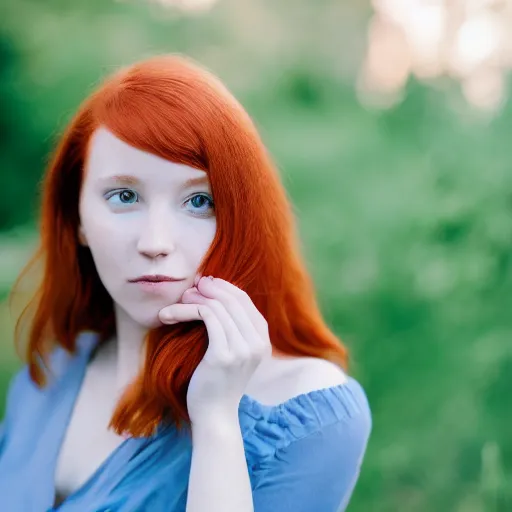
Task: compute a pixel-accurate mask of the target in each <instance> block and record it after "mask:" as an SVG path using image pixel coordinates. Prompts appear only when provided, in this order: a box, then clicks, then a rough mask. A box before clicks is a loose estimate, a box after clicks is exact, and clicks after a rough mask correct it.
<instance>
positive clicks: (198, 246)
mask: <svg viewBox="0 0 512 512" xmlns="http://www.w3.org/2000/svg"><path fill="white" fill-rule="evenodd" d="M215 231H216V225H215V221H214V220H213V222H211V223H205V224H204V225H203V226H201V229H200V230H194V231H192V230H190V231H189V233H190V234H188V235H186V243H187V248H188V251H187V253H188V254H189V257H190V259H191V260H192V261H193V262H194V264H195V265H196V266H198V265H199V264H200V263H201V261H202V259H203V258H204V256H205V255H206V253H207V252H208V249H209V248H210V246H211V244H212V242H213V239H214V238H215Z"/></svg>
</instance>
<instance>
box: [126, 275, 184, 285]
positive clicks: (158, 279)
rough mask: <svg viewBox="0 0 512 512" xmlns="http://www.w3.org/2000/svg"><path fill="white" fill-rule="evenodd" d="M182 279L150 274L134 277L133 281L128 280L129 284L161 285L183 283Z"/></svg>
mask: <svg viewBox="0 0 512 512" xmlns="http://www.w3.org/2000/svg"><path fill="white" fill-rule="evenodd" d="M183 280H184V279H181V278H178V277H171V276H165V275H162V274H152V275H146V276H140V277H136V278H135V279H129V280H128V281H129V282H130V283H163V282H174V281H183Z"/></svg>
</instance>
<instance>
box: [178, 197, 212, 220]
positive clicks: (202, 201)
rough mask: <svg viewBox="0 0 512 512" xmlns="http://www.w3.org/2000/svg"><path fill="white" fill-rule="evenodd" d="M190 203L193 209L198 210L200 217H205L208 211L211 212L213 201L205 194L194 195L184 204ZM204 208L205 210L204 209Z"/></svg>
mask: <svg viewBox="0 0 512 512" xmlns="http://www.w3.org/2000/svg"><path fill="white" fill-rule="evenodd" d="M187 203H190V204H192V206H193V207H194V208H195V209H199V210H200V211H201V212H204V213H199V215H200V216H206V215H209V213H208V210H209V209H211V210H213V208H214V204H213V199H212V198H211V197H210V196H208V195H206V194H196V195H194V196H192V197H191V198H190V199H188V200H187V201H186V202H185V204H187ZM205 206H206V209H205Z"/></svg>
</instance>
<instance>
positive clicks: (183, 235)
mask: <svg viewBox="0 0 512 512" xmlns="http://www.w3.org/2000/svg"><path fill="white" fill-rule="evenodd" d="M79 214H80V226H79V237H80V240H81V243H82V244H84V245H87V246H88V247H89V249H90V251H91V253H92V257H93V260H94V263H95V265H96V268H97V271H98V274H99V276H100V278H101V280H102V282H103V285H104V286H105V288H106V289H107V291H108V292H109V294H110V296H111V297H112V299H113V301H114V304H115V308H116V311H117V312H118V313H120V312H123V313H124V314H126V315H128V316H129V317H131V319H132V320H134V321H135V322H136V323H137V324H139V325H140V326H142V327H144V328H153V327H157V326H158V325H161V323H160V322H159V320H158V312H159V310H160V309H161V308H162V307H164V306H167V305H170V304H174V303H176V302H177V301H178V300H179V299H180V298H181V295H182V294H183V292H184V291H185V290H186V289H187V288H190V287H191V286H193V282H194V278H195V276H196V273H197V270H198V267H199V265H200V263H201V261H202V259H203V257H204V256H205V254H206V252H207V251H208V248H209V247H210V244H211V242H212V241H213V238H214V236H215V230H216V220H215V215H214V210H213V199H212V193H211V190H210V187H209V183H208V179H207V175H206V173H205V172H203V171H201V170H198V169H195V168H193V167H188V166H186V165H182V164H177V163H173V162H170V161H168V160H165V159H163V158H160V157H157V156H155V155H152V154H150V153H146V152H144V151H141V150H139V149H136V148H134V147H132V146H130V145H128V144H126V143H125V142H123V141H121V140H120V139H118V138H117V137H115V136H114V135H113V134H112V133H111V132H110V131H108V130H107V129H105V128H103V127H100V128H99V129H98V130H96V131H95V133H94V134H93V137H92V138H91V141H90V147H89V156H88V161H87V163H86V167H85V172H84V179H83V183H82V190H81V193H80V204H79ZM144 276H167V278H173V279H177V281H162V280H159V282H148V281H147V280H146V281H144V280H143V281H142V282H133V280H136V279H138V278H141V277H142V278H143V277H144ZM153 279H161V278H158V277H156V278H155V277H153ZM120 310H121V311H120Z"/></svg>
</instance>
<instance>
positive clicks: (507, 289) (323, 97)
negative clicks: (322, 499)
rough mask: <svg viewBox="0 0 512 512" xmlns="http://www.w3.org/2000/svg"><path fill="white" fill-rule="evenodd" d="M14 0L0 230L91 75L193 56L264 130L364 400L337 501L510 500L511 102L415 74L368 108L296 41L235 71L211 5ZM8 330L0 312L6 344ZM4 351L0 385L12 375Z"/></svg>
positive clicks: (396, 506)
mask: <svg viewBox="0 0 512 512" xmlns="http://www.w3.org/2000/svg"><path fill="white" fill-rule="evenodd" d="M11 4H12V5H13V2H11ZM12 5H11V9H12V10H10V9H9V8H6V9H5V12H6V19H7V20H8V24H7V25H6V28H5V29H2V30H1V31H0V111H1V112H2V117H1V119H0V134H1V137H0V165H1V168H2V184H3V201H2V202H0V230H4V231H6V232H7V230H10V229H13V228H14V227H16V226H20V225H24V224H27V223H28V224H29V225H31V224H32V223H33V222H34V219H35V215H36V212H37V199H38V182H39V179H40V176H41V173H42V170H43V168H44V164H45V162H46V160H47V157H48V153H49V151H50V149H51V147H52V144H53V142H54V140H55V138H56V136H57V135H58V132H59V131H60V130H61V129H62V127H63V126H64V124H65V122H67V120H68V119H69V117H70V116H71V115H72V113H73V111H74V109H75V108H76V107H77V106H78V104H79V102H80V101H81V99H82V98H84V97H85V96H86V95H87V93H88V92H89V91H90V89H91V88H92V86H93V85H94V84H95V83H97V82H98V81H99V80H100V78H101V76H103V74H104V73H105V72H107V71H108V70H109V69H111V68H112V67H113V66H115V65H117V64H122V63H124V62H129V61H131V60H135V59H136V58H138V57H140V56H143V55H145V54H148V53H151V52H160V51H167V50H172V51H183V52H185V53H190V54H191V55H193V56H195V57H196V58H198V60H200V61H202V62H204V63H205V64H206V65H208V66H209V67H210V68H211V69H213V71H216V70H217V69H218V70H219V74H220V75H221V78H224V75H226V76H227V77H229V79H227V80H226V81H227V82H228V85H229V84H230V83H232V84H234V85H233V87H232V89H233V90H234V91H235V93H236V95H237V96H238V97H239V98H240V100H241V101H242V103H243V104H244V105H245V106H246V107H247V109H248V110H249V112H250V114H251V115H252V116H253V118H254V119H255V122H256V124H257V125H258V127H259V128H260V130H261V133H262V136H263V138H264V141H265V143H266V144H267V145H268V147H269V148H270V151H271V152H272V154H273V155H274V157H275V160H276V162H277V164H278V167H279V169H280V171H281V173H282V177H283V181H284V183H285V184H286V187H287V189H288V191H289V195H290V198H291V199H292V201H293V204H294V210H295V212H296V216H297V221H298V223H299V228H300V233H301V237H302V241H303V248H304V255H305V258H306V261H307V262H308V266H309V268H310V270H311V272H312V274H313V276H314V279H315V282H316V283H317V288H318V294H319V300H320V302H321V305H322V309H323V311H324V312H325V315H326V318H327V320H328V322H329V324H330V325H331V326H332V328H333V329H334V330H335V332H336V333H338V334H339V335H340V337H341V338H342V339H343V340H344V342H345V343H346V344H347V345H348V347H349V348H350V350H351V353H352V372H353V373H354V375H355V376H356V377H357V378H358V379H359V380H360V381H361V382H362V384H363V385H364V387H365V389H366V391H367V394H368V396H369V399H370V403H371V406H372V410H373V420H374V430H373V434H372V437H371V440H370V443H369V446H368V452H367V457H366V459H365V462H364V465H363V468H362V473H361V478H360V480H359V483H358V486H357V488H356V491H355V494H354V498H353V501H352V504H351V506H350V507H349V509H350V510H351V511H354V512H358V511H361V512H371V511H378V512H387V511H389V512H395V511H397V510H400V511H402V510H404V511H418V512H432V511H436V512H437V511H439V512H442V511H446V512H448V511H450V512H451V511H458V512H483V511H486V512H487V511H489V512H505V511H507V510H512V485H510V482H511V480H512V438H511V436H510V425H511V424H512V409H511V408H510V398H509V397H510V395H511V394H512V379H511V378H510V375H511V373H509V372H512V343H511V341H510V340H511V337H512V314H511V310H512V250H511V249H512V247H511V244H512V172H511V171H510V149H509V148H510V145H509V140H508V139H509V134H510V131H511V130H510V129H511V125H512V107H511V106H510V105H505V106H504V107H503V110H502V111H501V112H500V114H499V115H498V116H497V117H495V118H493V119H486V118H485V116H482V115H479V114H477V113H475V112H473V111H471V109H469V107H467V106H465V105H464V104H463V103H462V102H461V100H460V97H459V95H458V93H457V88H456V87H455V86H454V84H447V85H446V87H444V88H442V89H434V88H430V87H427V86H425V85H421V84H419V83H416V82H414V81H411V82H410V83H409V84H408V88H407V91H406V95H405V100H404V101H403V102H402V103H401V104H400V105H398V106H396V107H395V108H393V109H391V110H388V111H377V110H375V111H374V110H369V109H365V108H364V107H363V106H361V105H360V104H359V103H358V101H357V98H356V94H355V92H354V90H353V87H352V85H347V83H345V81H343V80H341V79H340V78H339V77H337V76H336V74H335V73H334V72H332V73H329V72H326V69H328V66H323V67H322V66H320V65H317V63H313V62H311V61H309V60H307V59H301V55H300V54H299V53H298V50H297V53H296V54H294V55H292V56H291V57H290V58H289V59H288V60H287V61H286V62H285V63H280V62H277V60H275V61H272V62H270V63H265V64H262V62H261V61H257V62H256V63H252V64H253V65H251V66H250V67H251V69H249V66H247V68H243V69H242V68H240V66H241V65H243V64H244V62H242V61H241V60H240V59H237V57H239V54H237V53H236V50H235V49H233V48H232V45H233V44H236V40H237V39H236V37H238V36H236V34H235V35H234V33H233V31H231V32H230V30H229V28H230V27H231V25H230V23H231V22H232V21H231V20H230V18H229V16H227V15H225V16H224V14H223V13H225V11H222V9H221V8H220V7H219V12H220V14H219V12H217V11H215V12H214V13H211V14H209V15H207V16H205V17H194V18H191V19H183V18H182V17H180V15H179V14H178V13H176V12H171V13H170V14H169V16H167V17H165V18H159V19H158V20H157V19H154V18H152V17H151V16H149V15H148V14H147V13H146V11H145V10H144V9H143V7H142V6H141V5H140V4H138V3H137V4H131V5H124V6H121V5H120V4H119V5H117V6H113V4H109V2H102V3H100V2H93V3H92V4H91V5H92V6H89V7H87V8H85V7H80V8H79V7H75V8H71V7H68V8H67V9H66V8H65V3H64V2H51V3H49V4H48V5H46V7H44V8H43V7H41V4H40V3H36V2H33V3H32V2H20V3H17V4H16V5H17V8H19V9H20V11H19V12H21V13H22V14H23V17H18V16H14V10H13V9H14V8H13V7H12ZM267 8H268V9H271V7H270V6H267ZM290 8H293V7H292V6H290ZM17 12H18V11H17ZM148 12H149V11H148ZM276 12H277V11H276ZM143 13H146V14H143ZM114 15H115V16H116V17H114ZM35 19H42V20H43V22H42V24H40V25H34V24H33V22H34V20H35ZM20 20H25V23H22V21H20ZM45 23H46V25H45ZM57 27H58V29H59V31H60V32H59V33H57V34H55V33H54V30H56V28H57ZM85 27H87V28H85ZM231 28H232V27H231ZM201 29H204V30H203V31H201ZM105 30H107V32H105ZM72 34H76V37H71V36H72ZM128 35H130V37H129V39H128ZM261 37H262V38H263V37H264V36H263V35H262V36H261ZM86 39H87V44H85V40H86ZM212 41H214V43H215V45H216V49H217V50H216V51H214V50H213V49H212V48H210V47H209V44H213V43H211V42H212ZM125 43H126V46H127V47H126V48H125V47H124V45H125ZM221 50H222V51H225V52H227V55H228V57H229V55H230V53H229V52H232V56H233V62H234V63H233V64H232V65H231V67H230V66H229V58H228V57H224V58H222V59H221V58H220V57H219V58H217V57H216V56H218V55H220V54H221V53H222V51H221ZM326 58H327V57H326ZM276 59H277V58H276ZM235 67H236V69H235ZM221 71H222V72H221ZM244 73H247V74H248V76H250V77H251V80H249V79H247V80H245V81H244V80H240V81H239V80H238V75H239V74H244ZM258 80H259V81H258ZM6 236H7V235H6ZM7 240H8V238H5V241H2V242H1V243H2V245H0V269H1V271H2V272H1V273H0V283H4V290H3V292H4V293H5V291H6V289H7V287H8V284H10V283H11V282H12V281H13V279H14V276H15V273H16V272H17V270H18V268H19V262H20V258H19V257H16V258H13V257H10V256H9V254H13V253H12V251H19V250H20V249H19V248H20V247H22V246H23V241H22V240H21V241H19V243H16V244H14V245H13V244H12V243H11V244H10V245H9V244H8V243H7ZM9 240H10V238H9ZM16 254H17V253H16ZM5 307H6V305H5V304H4V305H3V306H2V308H3V309H2V310H1V311H4V310H5ZM11 328H12V326H11V325H10V324H9V325H7V315H6V314H3V313H2V316H0V333H2V335H3V337H4V339H6V340H7V342H8V343H10V342H11V339H12V337H11ZM4 353H5V354H6V355H7V354H9V356H8V359H7V361H8V362H7V363H4V365H3V367H4V368H5V371H4V372H3V373H2V374H1V378H0V391H2V393H1V395H2V396H3V395H5V389H6V383H7V380H8V377H9V376H10V375H11V374H12V372H13V371H14V368H15V364H14V363H13V357H12V354H13V352H12V349H11V348H9V347H7V345H6V348H5V349H4Z"/></svg>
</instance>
